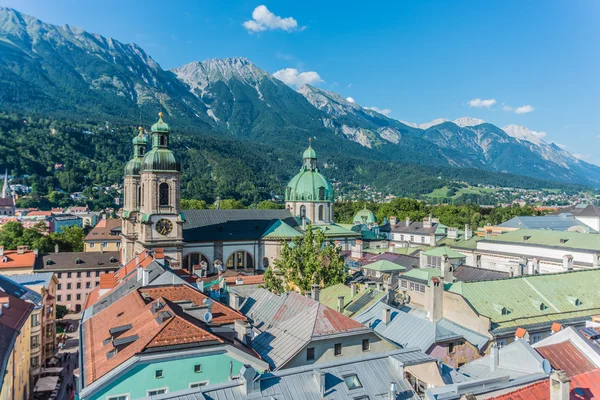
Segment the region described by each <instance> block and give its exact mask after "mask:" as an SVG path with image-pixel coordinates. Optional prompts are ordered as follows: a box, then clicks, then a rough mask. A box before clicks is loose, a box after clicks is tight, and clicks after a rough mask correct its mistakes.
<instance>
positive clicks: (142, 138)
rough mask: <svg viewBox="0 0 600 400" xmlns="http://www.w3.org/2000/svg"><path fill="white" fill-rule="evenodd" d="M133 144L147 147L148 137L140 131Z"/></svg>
mask: <svg viewBox="0 0 600 400" xmlns="http://www.w3.org/2000/svg"><path fill="white" fill-rule="evenodd" d="M132 142H133V144H139V145H144V146H145V145H147V144H148V138H147V137H146V135H144V134H142V132H141V131H140V133H139V134H138V135H136V136H135V137H134V138H133V141H132Z"/></svg>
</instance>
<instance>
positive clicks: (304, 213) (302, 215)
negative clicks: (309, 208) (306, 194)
mask: <svg viewBox="0 0 600 400" xmlns="http://www.w3.org/2000/svg"><path fill="white" fill-rule="evenodd" d="M304 217H306V206H300V218H304Z"/></svg>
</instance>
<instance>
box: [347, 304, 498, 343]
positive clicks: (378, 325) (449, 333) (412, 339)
mask: <svg viewBox="0 0 600 400" xmlns="http://www.w3.org/2000/svg"><path fill="white" fill-rule="evenodd" d="M387 308H389V309H390V313H391V315H390V318H391V320H390V322H389V323H388V324H387V325H386V324H384V323H383V322H382V317H383V311H384V310H385V309H387ZM353 318H354V319H355V320H356V321H358V322H360V323H362V324H364V325H366V326H369V327H371V328H372V329H373V330H375V332H377V333H378V334H380V335H381V336H383V337H385V338H386V339H389V340H391V341H392V342H394V343H396V344H398V345H400V346H402V347H405V348H407V347H418V348H420V349H421V351H424V352H427V351H429V349H430V348H431V346H432V345H434V344H436V343H443V342H447V341H450V340H456V339H465V340H466V341H467V342H469V343H471V344H472V345H474V346H475V347H477V348H478V349H480V350H481V349H483V348H484V347H485V345H486V344H487V343H488V341H489V339H488V338H487V337H486V336H484V335H481V334H479V333H477V332H474V331H472V330H470V329H467V328H465V327H462V326H460V325H458V324H456V323H454V322H452V321H450V320H448V319H446V318H442V319H440V320H438V321H435V322H433V321H431V320H430V319H429V318H428V317H427V314H426V313H425V312H424V311H421V310H418V309H415V308H408V307H403V308H402V309H397V308H394V307H391V306H389V305H387V304H385V303H381V302H379V303H376V304H375V305H373V306H372V307H371V308H370V309H368V310H366V311H365V312H363V313H362V314H359V315H356V316H355V317H353Z"/></svg>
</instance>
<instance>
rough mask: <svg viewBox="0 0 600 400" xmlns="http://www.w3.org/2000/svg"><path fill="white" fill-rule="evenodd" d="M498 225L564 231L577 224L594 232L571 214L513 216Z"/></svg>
mask: <svg viewBox="0 0 600 400" xmlns="http://www.w3.org/2000/svg"><path fill="white" fill-rule="evenodd" d="M498 226H500V227H503V228H523V229H551V230H553V231H566V230H569V228H572V227H576V226H579V227H582V228H585V229H586V230H590V231H592V232H596V231H595V230H594V229H591V228H590V227H588V226H587V225H585V224H584V223H582V222H580V221H578V220H577V219H575V217H574V216H573V215H571V214H560V215H545V216H531V217H514V218H511V219H509V220H508V221H506V222H503V223H501V224H500V225H498Z"/></svg>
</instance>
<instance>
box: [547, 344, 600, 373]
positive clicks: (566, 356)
mask: <svg viewBox="0 0 600 400" xmlns="http://www.w3.org/2000/svg"><path fill="white" fill-rule="evenodd" d="M536 350H537V352H538V353H540V355H541V356H542V357H544V358H545V359H546V360H548V361H549V362H550V365H552V368H554V369H562V370H564V371H565V372H566V373H567V375H569V376H575V375H579V374H583V373H584V372H588V371H591V370H593V369H595V368H596V366H595V365H594V363H593V362H591V361H590V360H589V359H588V358H587V357H586V356H585V354H583V353H582V352H581V351H580V350H579V349H578V348H577V347H576V346H575V345H574V344H573V343H571V341H570V340H567V341H564V342H562V343H556V344H551V345H548V346H542V347H537V348H536Z"/></svg>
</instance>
